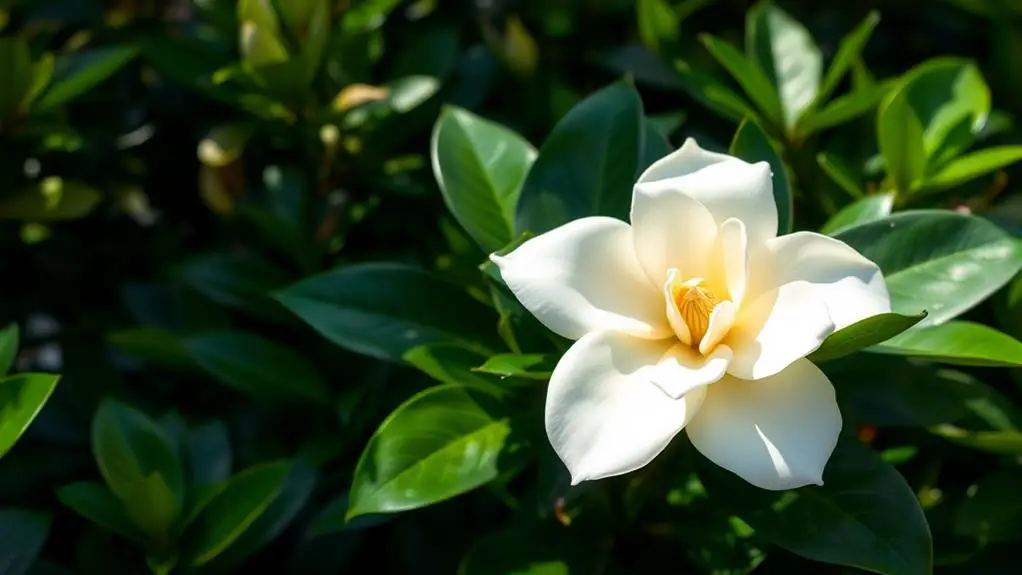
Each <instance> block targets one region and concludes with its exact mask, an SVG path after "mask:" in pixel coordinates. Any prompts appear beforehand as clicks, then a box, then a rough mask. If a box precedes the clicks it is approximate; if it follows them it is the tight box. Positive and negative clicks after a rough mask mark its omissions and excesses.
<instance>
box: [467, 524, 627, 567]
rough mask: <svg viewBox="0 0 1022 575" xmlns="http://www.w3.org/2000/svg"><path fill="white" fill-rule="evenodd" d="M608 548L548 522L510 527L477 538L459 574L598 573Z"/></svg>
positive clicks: (605, 558)
mask: <svg viewBox="0 0 1022 575" xmlns="http://www.w3.org/2000/svg"><path fill="white" fill-rule="evenodd" d="M609 552H610V549H609V547H608V546H607V545H606V543H604V542H601V541H593V540H590V539H588V538H587V537H585V536H583V535H582V534H579V533H575V532H574V531H573V530H572V529H566V528H558V527H556V526H555V525H551V524H550V523H536V524H534V525H531V524H519V525H511V526H509V527H506V528H504V529H502V530H500V531H497V532H494V533H489V534H487V535H484V536H482V537H480V538H479V539H477V540H476V541H475V543H474V544H473V545H472V548H471V549H470V550H469V552H468V554H467V555H466V556H465V558H464V559H462V562H461V567H460V568H459V569H458V573H459V575H568V574H573V573H580V574H581V573H602V572H604V570H605V563H606V561H607V559H608V555H609Z"/></svg>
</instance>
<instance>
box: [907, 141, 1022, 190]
mask: <svg viewBox="0 0 1022 575" xmlns="http://www.w3.org/2000/svg"><path fill="white" fill-rule="evenodd" d="M1019 160H1022V146H1000V147H997V148H987V149H985V150H979V151H976V152H972V153H971V154H966V155H964V156H962V157H960V158H955V159H954V160H951V161H950V162H948V163H947V164H946V165H945V166H944V167H943V168H941V169H940V170H939V171H938V172H937V173H936V174H933V175H932V176H929V177H927V178H926V179H925V180H924V181H923V182H921V183H920V184H919V186H918V187H917V190H918V191H921V192H926V193H932V192H939V191H942V190H946V189H948V188H953V187H955V186H957V185H959V184H964V183H965V182H968V181H970V180H974V179H976V178H978V177H979V176H982V175H983V174H987V173H990V172H993V171H995V170H999V169H1001V168H1004V167H1006V166H1009V165H1011V164H1014V163H1015V162H1017V161H1019Z"/></svg>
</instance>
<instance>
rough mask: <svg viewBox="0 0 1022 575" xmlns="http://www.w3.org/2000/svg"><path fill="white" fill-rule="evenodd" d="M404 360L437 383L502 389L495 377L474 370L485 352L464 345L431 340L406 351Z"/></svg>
mask: <svg viewBox="0 0 1022 575" xmlns="http://www.w3.org/2000/svg"><path fill="white" fill-rule="evenodd" d="M404 359H405V361H407V362H408V363H410V364H411V365H413V366H414V367H416V368H417V369H419V370H420V371H422V372H423V373H425V374H427V375H429V376H430V377H432V378H433V379H435V380H437V381H439V382H440V383H450V384H457V385H464V386H467V387H474V388H478V389H480V390H482V391H486V392H489V393H493V394H500V393H502V392H503V389H504V388H503V387H502V386H501V385H499V382H498V381H497V380H496V378H493V377H490V376H489V375H487V374H480V373H476V372H475V371H473V368H475V367H477V366H479V364H481V363H483V362H484V361H485V360H486V355H485V354H482V353H480V352H479V351H477V350H473V349H470V348H466V347H465V346H463V345H459V344H452V343H432V344H427V345H420V346H418V347H414V348H412V349H410V350H408V351H407V352H406V353H405V355H404Z"/></svg>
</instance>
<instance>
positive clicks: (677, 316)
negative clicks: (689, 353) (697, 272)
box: [664, 268, 692, 345]
mask: <svg viewBox="0 0 1022 575" xmlns="http://www.w3.org/2000/svg"><path fill="white" fill-rule="evenodd" d="M680 281H681V272H679V271H678V270H677V269H674V268H671V269H669V270H667V280H666V281H664V307H665V308H666V311H667V323H669V324H670V325H671V329H672V330H674V335H675V336H677V337H678V340H679V341H681V343H683V344H685V345H692V332H691V331H689V329H688V324H687V323H685V319H684V318H682V317H681V312H680V311H679V310H678V304H677V303H675V302H674V284H675V283H679V282H680Z"/></svg>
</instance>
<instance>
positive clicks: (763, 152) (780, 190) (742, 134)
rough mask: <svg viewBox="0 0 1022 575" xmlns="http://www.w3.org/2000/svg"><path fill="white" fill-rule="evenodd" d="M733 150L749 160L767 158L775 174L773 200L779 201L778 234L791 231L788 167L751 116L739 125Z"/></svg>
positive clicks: (752, 161) (792, 223) (732, 144)
mask: <svg viewBox="0 0 1022 575" xmlns="http://www.w3.org/2000/svg"><path fill="white" fill-rule="evenodd" d="M730 153H731V155H733V156H737V157H739V158H741V159H743V160H745V161H746V162H750V163H755V162H767V163H768V164H770V171H771V172H772V174H773V190H774V204H776V205H777V235H784V234H787V233H791V230H792V226H793V225H794V223H795V222H794V219H793V216H794V206H793V204H792V202H793V196H792V193H791V183H790V181H789V179H788V169H787V168H786V167H785V165H784V163H783V162H782V161H781V157H780V155H778V153H777V150H775V149H774V147H773V144H772V143H771V142H770V138H769V137H768V136H767V135H766V133H765V132H764V131H763V128H761V127H760V126H759V124H757V123H756V122H754V121H753V120H751V119H747V120H745V121H744V122H742V123H741V125H739V126H738V131H736V132H735V137H734V139H733V140H731V149H730Z"/></svg>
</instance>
